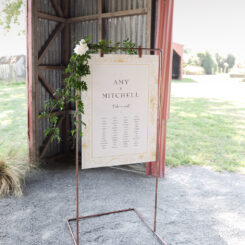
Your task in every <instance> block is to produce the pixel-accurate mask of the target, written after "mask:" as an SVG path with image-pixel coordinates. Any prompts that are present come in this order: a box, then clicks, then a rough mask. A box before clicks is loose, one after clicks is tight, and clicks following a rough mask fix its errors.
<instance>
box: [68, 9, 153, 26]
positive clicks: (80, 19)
mask: <svg viewBox="0 0 245 245" xmlns="http://www.w3.org/2000/svg"><path fill="white" fill-rule="evenodd" d="M147 13H148V9H146V8H143V9H131V10H126V11H116V12H113V13H103V14H101V18H102V19H109V18H117V17H125V16H132V15H145V14H147ZM99 18H100V15H99V14H95V15H87V16H79V17H73V18H69V19H67V21H68V23H76V22H83V21H90V20H96V19H97V20H98V19H99Z"/></svg>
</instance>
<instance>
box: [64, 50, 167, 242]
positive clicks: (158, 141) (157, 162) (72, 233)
mask: <svg viewBox="0 0 245 245" xmlns="http://www.w3.org/2000/svg"><path fill="white" fill-rule="evenodd" d="M119 49H120V50H126V49H125V48H119ZM131 50H137V51H138V55H139V58H141V56H142V51H143V50H146V51H149V52H151V51H154V52H158V53H159V54H160V55H159V62H160V66H159V77H158V130H159V129H160V126H161V108H162V107H161V102H162V83H163V81H162V75H163V74H162V61H163V50H162V49H155V48H142V47H140V46H139V47H138V48H131ZM101 57H103V54H102V53H101ZM76 112H77V102H76ZM76 121H77V122H78V115H76ZM78 127H79V125H78V123H77V124H76V218H72V219H68V220H67V225H68V228H69V231H70V233H71V236H72V239H73V241H74V244H75V245H79V220H84V219H89V218H94V217H101V216H105V215H110V214H117V213H125V212H132V211H133V212H135V213H136V214H137V216H138V217H139V218H140V219H141V221H142V222H143V223H144V224H145V225H146V226H147V227H148V228H149V229H150V230H151V231H152V232H153V233H154V235H155V236H156V237H157V238H158V240H159V242H160V243H161V244H163V245H166V243H165V242H164V240H163V239H162V238H161V237H160V235H158V234H157V232H156V225H157V197H158V178H159V177H158V176H159V173H160V164H159V150H160V149H159V147H160V135H159V134H158V137H157V159H156V164H157V176H156V185H155V208H154V226H153V229H152V228H151V227H150V225H149V224H148V223H147V222H146V221H145V220H144V218H143V217H142V215H141V214H140V213H139V212H138V211H137V210H136V209H135V208H129V209H123V210H117V211H112V212H107V213H99V214H92V215H88V216H82V217H79V185H78V181H79V175H78V171H79V157H78V154H79V151H78V136H79V135H78ZM158 132H160V131H158ZM74 221H76V230H77V236H76V237H75V234H74V232H73V231H72V228H71V225H70V222H74Z"/></svg>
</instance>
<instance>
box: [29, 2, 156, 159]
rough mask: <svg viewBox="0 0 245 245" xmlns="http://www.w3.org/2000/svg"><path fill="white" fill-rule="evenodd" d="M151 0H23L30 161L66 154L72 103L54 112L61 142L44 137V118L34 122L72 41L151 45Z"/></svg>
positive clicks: (56, 84)
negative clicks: (25, 14) (127, 41)
mask: <svg viewBox="0 0 245 245" xmlns="http://www.w3.org/2000/svg"><path fill="white" fill-rule="evenodd" d="M155 2H156V1H152V0H32V1H27V52H28V53H27V64H28V71H27V84H28V129H29V149H30V157H31V159H32V160H33V161H38V160H39V159H40V158H41V159H44V158H47V157H51V156H54V155H57V154H60V153H66V152H68V151H69V150H70V149H71V148H72V145H73V142H72V138H71V136H70V133H69V132H70V127H71V125H72V123H71V122H72V109H73V108H72V105H66V107H65V110H64V111H62V112H59V113H57V116H58V117H59V121H58V124H59V128H60V134H61V137H62V142H61V143H58V142H56V141H54V142H51V137H50V136H45V130H46V129H47V127H48V119H47V118H42V119H39V115H40V114H41V113H42V111H43V110H44V105H45V101H47V100H49V99H51V98H55V95H54V91H55V90H56V89H57V88H61V87H62V86H63V80H64V78H65V77H64V74H63V72H64V69H65V66H66V65H67V63H68V61H69V57H70V54H71V52H72V50H73V48H74V42H75V41H76V40H79V39H81V38H82V37H85V36H90V35H91V36H92V42H98V40H100V39H102V38H103V39H107V40H112V41H121V40H124V39H126V38H130V40H132V41H133V42H135V43H136V44H137V45H141V46H143V47H151V44H152V39H153V36H152V33H153V28H152V26H154V25H153V22H152V11H153V6H154V4H153V3H155Z"/></svg>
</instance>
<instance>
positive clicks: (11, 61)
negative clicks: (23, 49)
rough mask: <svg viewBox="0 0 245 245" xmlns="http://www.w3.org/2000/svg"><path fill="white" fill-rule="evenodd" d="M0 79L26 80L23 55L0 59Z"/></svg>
mask: <svg viewBox="0 0 245 245" xmlns="http://www.w3.org/2000/svg"><path fill="white" fill-rule="evenodd" d="M0 79H1V80H4V81H22V80H25V79H26V57H25V55H17V56H4V57H0Z"/></svg>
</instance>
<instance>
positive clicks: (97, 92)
mask: <svg viewBox="0 0 245 245" xmlns="http://www.w3.org/2000/svg"><path fill="white" fill-rule="evenodd" d="M89 64H90V69H91V75H89V76H87V78H86V81H87V84H88V91H86V92H83V93H82V98H83V101H84V107H85V114H84V115H83V121H84V122H85V124H86V126H85V127H83V136H82V168H83V169H86V168H96V167H105V166H115V165H123V164H130V163H140V162H151V161H155V160H156V133H157V130H156V129H157V103H158V101H157V100H158V64H159V59H158V56H156V55H143V56H142V58H139V57H138V56H137V55H104V57H100V56H99V55H92V59H91V60H90V62H89Z"/></svg>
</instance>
